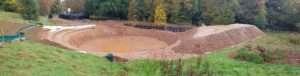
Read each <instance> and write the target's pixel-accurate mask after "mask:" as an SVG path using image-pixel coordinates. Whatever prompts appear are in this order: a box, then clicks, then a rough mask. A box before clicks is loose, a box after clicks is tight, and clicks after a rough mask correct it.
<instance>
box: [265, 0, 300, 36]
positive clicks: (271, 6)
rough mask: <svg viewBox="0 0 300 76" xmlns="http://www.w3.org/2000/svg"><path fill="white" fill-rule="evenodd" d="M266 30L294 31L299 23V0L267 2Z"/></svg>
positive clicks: (270, 0) (269, 0)
mask: <svg viewBox="0 0 300 76" xmlns="http://www.w3.org/2000/svg"><path fill="white" fill-rule="evenodd" d="M266 7H267V12H268V15H267V18H268V23H269V26H267V27H268V28H271V29H274V30H288V31H296V30H298V29H297V28H296V25H297V23H299V22H300V17H299V16H300V8H299V7H300V2H299V0H268V1H267V3H266Z"/></svg>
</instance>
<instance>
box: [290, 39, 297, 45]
mask: <svg viewBox="0 0 300 76" xmlns="http://www.w3.org/2000/svg"><path fill="white" fill-rule="evenodd" d="M289 42H290V43H292V44H296V45H299V44H300V38H289Z"/></svg>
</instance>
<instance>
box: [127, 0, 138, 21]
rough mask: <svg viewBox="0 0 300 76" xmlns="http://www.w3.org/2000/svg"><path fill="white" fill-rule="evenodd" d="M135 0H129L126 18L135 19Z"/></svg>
mask: <svg viewBox="0 0 300 76" xmlns="http://www.w3.org/2000/svg"><path fill="white" fill-rule="evenodd" d="M137 5H138V4H137V1H136V0H131V1H130V4H129V7H128V20H129V21H137Z"/></svg>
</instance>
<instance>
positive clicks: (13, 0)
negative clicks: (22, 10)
mask: <svg viewBox="0 0 300 76" xmlns="http://www.w3.org/2000/svg"><path fill="white" fill-rule="evenodd" d="M3 8H4V10H5V11H10V12H15V11H17V0H5V1H4V3H3Z"/></svg>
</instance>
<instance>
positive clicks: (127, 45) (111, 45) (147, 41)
mask: <svg viewBox="0 0 300 76" xmlns="http://www.w3.org/2000/svg"><path fill="white" fill-rule="evenodd" d="M141 46H142V47H141ZM167 46H168V45H167V43H165V42H163V41H159V40H156V39H153V38H149V37H145V36H124V37H109V38H99V39H93V40H88V41H86V42H84V43H83V44H81V45H80V46H79V48H82V49H83V50H92V51H99V50H101V51H103V52H107V53H130V52H134V51H143V50H147V49H151V50H159V49H163V48H166V47H167Z"/></svg>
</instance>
